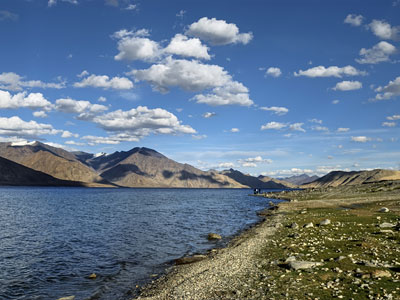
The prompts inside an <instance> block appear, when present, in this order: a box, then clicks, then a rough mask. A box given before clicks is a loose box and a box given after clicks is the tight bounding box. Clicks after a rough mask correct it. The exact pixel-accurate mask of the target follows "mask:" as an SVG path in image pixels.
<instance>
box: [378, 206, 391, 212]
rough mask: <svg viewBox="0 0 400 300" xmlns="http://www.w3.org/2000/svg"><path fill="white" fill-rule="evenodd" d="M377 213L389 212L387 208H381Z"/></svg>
mask: <svg viewBox="0 0 400 300" xmlns="http://www.w3.org/2000/svg"><path fill="white" fill-rule="evenodd" d="M379 212H382V213H387V212H389V208H387V207H382V208H381V209H380V210H379Z"/></svg>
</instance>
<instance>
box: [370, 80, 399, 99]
mask: <svg viewBox="0 0 400 300" xmlns="http://www.w3.org/2000/svg"><path fill="white" fill-rule="evenodd" d="M375 92H378V94H376V96H375V99H376V100H388V99H392V98H395V97H397V96H400V76H399V77H397V78H396V79H395V80H392V81H389V83H388V84H387V85H386V86H384V87H382V86H380V87H378V88H376V89H375Z"/></svg>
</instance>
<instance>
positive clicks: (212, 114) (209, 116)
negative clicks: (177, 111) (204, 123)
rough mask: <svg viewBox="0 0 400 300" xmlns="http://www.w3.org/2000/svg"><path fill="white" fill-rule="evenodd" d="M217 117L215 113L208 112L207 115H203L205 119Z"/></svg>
mask: <svg viewBox="0 0 400 300" xmlns="http://www.w3.org/2000/svg"><path fill="white" fill-rule="evenodd" d="M216 115H217V114H216V113H215V112H206V113H204V114H203V118H206V119H208V118H212V117H215V116H216Z"/></svg>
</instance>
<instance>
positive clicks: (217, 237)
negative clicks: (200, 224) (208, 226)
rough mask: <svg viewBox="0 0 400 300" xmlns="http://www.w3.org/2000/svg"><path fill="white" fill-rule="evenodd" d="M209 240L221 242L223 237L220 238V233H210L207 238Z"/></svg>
mask: <svg viewBox="0 0 400 300" xmlns="http://www.w3.org/2000/svg"><path fill="white" fill-rule="evenodd" d="M207 239H208V240H210V241H211V240H220V239H222V236H220V235H219V234H218V233H209V234H208V236H207Z"/></svg>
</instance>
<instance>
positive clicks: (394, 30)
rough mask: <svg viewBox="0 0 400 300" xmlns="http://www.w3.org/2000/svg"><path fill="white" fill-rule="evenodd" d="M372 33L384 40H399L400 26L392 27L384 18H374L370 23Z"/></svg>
mask: <svg viewBox="0 0 400 300" xmlns="http://www.w3.org/2000/svg"><path fill="white" fill-rule="evenodd" d="M369 28H370V29H371V31H372V33H373V34H375V35H376V36H377V37H379V38H380V39H383V40H398V39H399V33H400V26H396V27H394V26H393V27H392V26H391V25H390V24H389V23H387V22H385V21H384V20H373V21H372V22H371V23H370V24H369Z"/></svg>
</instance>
